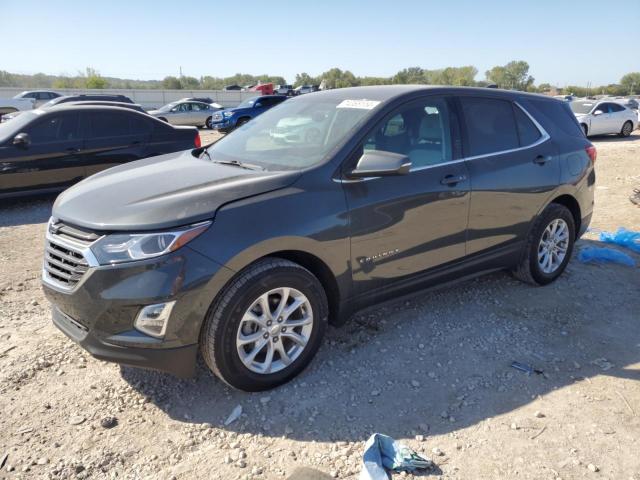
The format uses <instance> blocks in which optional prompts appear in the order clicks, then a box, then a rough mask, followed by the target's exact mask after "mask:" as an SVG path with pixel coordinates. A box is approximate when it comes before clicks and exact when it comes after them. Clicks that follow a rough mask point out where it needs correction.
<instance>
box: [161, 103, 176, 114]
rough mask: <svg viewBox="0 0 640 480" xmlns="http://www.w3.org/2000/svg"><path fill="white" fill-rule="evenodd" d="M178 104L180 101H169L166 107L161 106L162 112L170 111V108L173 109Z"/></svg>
mask: <svg viewBox="0 0 640 480" xmlns="http://www.w3.org/2000/svg"><path fill="white" fill-rule="evenodd" d="M176 105H178V102H171V103H167V104H166V105H165V106H164V107H161V108H160V109H159V110H160V111H161V112H168V111H169V110H171V109H172V108H173V107H175V106H176Z"/></svg>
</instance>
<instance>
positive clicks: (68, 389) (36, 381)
mask: <svg viewBox="0 0 640 480" xmlns="http://www.w3.org/2000/svg"><path fill="white" fill-rule="evenodd" d="M208 139H211V140H213V139H215V134H211V133H210V132H204V133H203V143H206V141H207V140H208ZM594 143H595V144H596V146H597V148H598V153H599V154H598V160H597V164H596V165H597V172H598V180H597V182H598V183H597V185H598V186H597V192H596V202H597V206H596V211H595V215H594V219H593V222H592V226H593V227H594V228H598V229H606V230H611V229H614V228H617V227H618V226H625V227H627V228H631V229H635V230H639V229H640V208H639V207H636V206H634V205H633V204H631V203H630V202H629V201H628V199H627V197H628V196H629V195H630V193H631V191H632V189H633V188H634V187H638V186H640V166H639V162H640V132H635V134H634V135H633V136H632V137H630V138H629V139H619V138H615V137H610V138H600V139H595V140H594ZM51 203H52V199H51V198H43V199H37V200H29V201H25V200H21V201H15V202H6V201H3V203H2V205H1V206H0V264H1V265H2V267H1V268H2V275H1V276H0V319H1V322H0V411H1V412H2V415H1V416H0V432H2V433H1V434H0V465H2V466H0V478H11V479H13V478H99V479H101V478H160V479H173V478H175V479H187V478H224V479H235V478H243V479H244V478H247V479H249V478H255V479H277V478H286V476H288V475H289V474H290V473H291V472H293V471H294V470H295V469H296V468H298V467H312V468H317V469H319V470H321V471H323V472H326V473H327V474H329V475H331V476H333V477H336V478H347V479H355V478H357V474H358V472H359V469H360V458H361V454H362V447H363V444H364V441H365V440H366V439H367V437H368V436H369V435H370V434H371V433H373V432H382V433H386V434H388V435H391V436H393V437H395V438H398V439H401V440H402V441H403V442H405V443H406V444H408V445H410V446H411V447H413V448H415V449H416V450H417V451H418V452H421V453H423V454H424V455H426V456H428V457H430V458H432V459H433V461H434V463H435V465H436V467H435V468H434V469H433V470H431V471H430V472H429V474H428V475H425V476H426V477H428V478H436V477H440V478H443V479H454V478H456V479H513V478H520V479H559V478H562V479H574V478H576V479H577V478H581V479H582V478H603V479H604V478H607V479H622V480H631V479H636V480H639V479H640V456H639V455H638V451H640V418H639V415H640V383H639V382H638V380H640V324H639V322H638V320H639V319H640V295H638V293H639V292H640V271H639V269H638V268H637V267H636V268H633V267H625V266H618V265H606V266H597V265H585V264H581V263H579V262H578V261H577V260H576V259H575V258H574V259H573V261H572V263H571V264H570V265H569V268H568V269H567V271H566V273H565V274H564V275H563V276H562V277H561V278H560V279H559V280H558V281H557V282H556V283H554V284H553V285H551V286H547V287H544V288H533V287H529V286H526V285H523V284H521V283H519V282H517V281H515V280H513V279H512V278H511V277H510V276H508V275H507V274H503V273H498V274H494V275H490V276H485V277H482V278H478V279H475V280H471V281H466V282H464V283H461V284H458V285H456V286H454V287H448V288H445V289H441V290H437V291H430V292H422V293H419V294H416V295H412V296H409V297H405V298H402V299H398V300H396V301H394V302H391V303H387V304H384V305H382V306H377V307H373V308H371V309H369V310H367V311H363V312H360V313H359V314H357V315H355V316H354V317H353V318H352V319H351V321H350V322H349V323H348V324H347V325H346V326H344V327H342V328H339V329H330V331H329V332H328V335H327V338H326V342H325V344H324V346H323V348H322V349H321V350H320V352H319V354H318V357H317V358H316V359H315V361H314V362H313V363H312V365H311V367H310V368H309V369H307V370H306V371H305V372H304V373H303V374H302V375H301V376H300V377H298V378H297V379H295V380H294V381H293V382H291V383H289V384H288V385H286V386H283V387H281V388H279V389H277V390H274V391H271V392H268V393H262V394H246V393H241V392H237V391H232V390H230V389H229V388H227V387H226V386H224V385H223V384H222V383H221V382H219V381H218V380H216V379H215V378H214V377H213V376H212V375H211V374H210V373H209V372H208V371H206V370H205V369H204V368H203V367H200V368H199V370H198V374H197V377H196V378H195V379H193V380H179V379H176V378H173V377H171V376H168V375H164V374H159V373H154V372H147V371H142V370H136V369H132V368H124V367H123V368H121V367H119V366H117V365H113V364H107V363H103V362H100V361H97V360H94V359H93V358H92V357H90V356H89V355H88V354H87V353H85V352H84V351H83V350H82V349H81V348H79V347H77V346H76V345H74V344H73V343H72V342H71V341H69V340H68V339H67V338H66V337H65V336H64V335H63V334H62V333H61V332H59V331H58V330H57V329H55V328H54V327H53V326H52V324H51V320H50V315H49V305H48V304H47V301H46V300H45V298H44V297H43V295H42V291H41V287H40V262H41V255H42V250H43V232H44V226H45V222H46V220H47V218H48V216H49V212H50V208H51ZM595 239H596V237H595V235H593V234H588V235H587V236H586V237H585V238H584V239H582V240H581V241H580V243H579V246H586V245H589V244H594V243H595ZM635 258H636V259H637V260H640V256H639V255H635ZM514 360H518V361H521V362H525V363H529V364H532V365H534V366H535V367H536V368H540V369H542V370H544V374H543V375H536V374H534V375H531V376H527V375H526V374H524V373H522V372H520V371H517V370H515V369H513V368H510V364H511V362H512V361H514ZM237 406H241V407H242V415H241V416H240V417H239V418H238V419H237V420H236V421H234V422H232V423H230V424H229V425H226V426H225V420H226V419H227V417H228V416H229V415H230V414H231V412H232V411H233V410H234V409H235V408H236V407H237ZM5 456H6V457H5Z"/></svg>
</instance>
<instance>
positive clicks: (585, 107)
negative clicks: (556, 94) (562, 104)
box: [570, 102, 594, 113]
mask: <svg viewBox="0 0 640 480" xmlns="http://www.w3.org/2000/svg"><path fill="white" fill-rule="evenodd" d="M593 105H594V104H593V102H591V103H585V102H571V103H570V106H571V110H573V113H589V112H590V111H591V109H592V108H593Z"/></svg>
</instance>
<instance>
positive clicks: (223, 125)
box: [211, 120, 236, 130]
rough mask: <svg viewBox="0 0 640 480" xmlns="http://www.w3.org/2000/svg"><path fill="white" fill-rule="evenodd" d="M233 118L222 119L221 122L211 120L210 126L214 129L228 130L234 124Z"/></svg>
mask: <svg viewBox="0 0 640 480" xmlns="http://www.w3.org/2000/svg"><path fill="white" fill-rule="evenodd" d="M235 123H236V122H235V120H223V121H221V122H212V123H211V128H213V129H214V130H228V129H230V128H233V127H234V126H235Z"/></svg>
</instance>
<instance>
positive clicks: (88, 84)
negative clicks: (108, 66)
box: [81, 67, 109, 89]
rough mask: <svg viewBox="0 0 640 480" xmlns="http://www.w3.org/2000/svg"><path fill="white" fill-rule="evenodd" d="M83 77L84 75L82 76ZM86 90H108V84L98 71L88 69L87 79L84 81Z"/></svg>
mask: <svg viewBox="0 0 640 480" xmlns="http://www.w3.org/2000/svg"><path fill="white" fill-rule="evenodd" d="M81 76H82V75H81ZM84 84H85V88H99V89H102V88H107V87H108V86H109V85H108V82H107V81H106V80H105V79H104V78H102V77H101V76H100V73H98V71H97V70H95V69H93V68H91V67H87V69H86V78H85V81H84Z"/></svg>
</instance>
